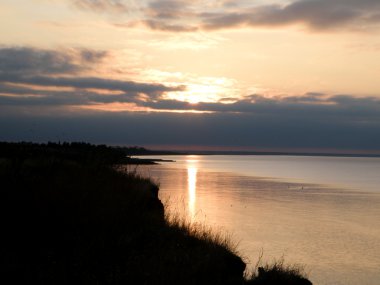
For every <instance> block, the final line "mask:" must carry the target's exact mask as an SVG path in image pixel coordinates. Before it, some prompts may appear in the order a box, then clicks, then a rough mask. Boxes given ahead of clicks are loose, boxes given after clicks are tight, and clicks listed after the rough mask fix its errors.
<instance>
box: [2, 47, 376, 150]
mask: <svg viewBox="0 0 380 285" xmlns="http://www.w3.org/2000/svg"><path fill="white" fill-rule="evenodd" d="M104 57H106V53H104V52H96V51H89V50H86V51H83V50H71V51H70V52H67V51H48V50H35V49H28V48H21V49H20V48H3V49H0V59H4V60H1V61H0V140H8V141H20V140H27V141H47V140H70V141H71V140H80V141H89V142H94V143H108V144H119V145H178V146H181V145H182V146H195V145H198V146H224V147H241V148H250V149H251V148H254V147H257V148H265V149H270V148H274V149H281V148H287V149H288V148H292V149H305V148H309V149H321V150H323V149H337V150H343V151H344V150H364V151H380V99H379V98H377V97H360V98H359V97H355V96H353V95H334V96H331V95H330V96H327V95H324V94H319V93H309V94H304V95H302V96H288V97H286V98H266V97H264V96H261V95H251V96H246V97H244V98H243V99H241V100H239V101H237V102H235V103H232V104H222V103H219V102H217V103H199V104H196V105H191V104H189V103H185V102H180V101H176V100H165V99H163V98H164V97H163V96H164V95H165V94H166V93H167V92H172V91H181V90H184V89H185V87H184V86H177V87H171V86H166V85H164V84H157V83H141V82H133V81H122V80H115V79H108V78H101V77H88V76H83V75H81V74H82V73H83V72H85V71H88V70H92V68H93V66H94V65H95V66H96V65H98V64H99V63H100V62H101V61H102V60H103V59H104ZM47 87H48V88H49V89H47ZM53 87H54V90H53V89H52V88H53ZM110 92H113V93H110ZM115 102H116V103H132V104H135V105H136V106H138V107H146V108H150V109H151V110H153V111H156V112H116V113H111V112H101V111H88V110H87V111H85V110H83V109H81V107H86V106H96V105H98V104H102V103H115ZM73 106H75V109H74V110H73ZM174 110H176V111H189V110H197V111H208V112H210V113H208V114H205V113H204V114H191V113H186V114H184V113H183V114H180V113H169V112H168V111H174ZM157 111H164V112H157Z"/></svg>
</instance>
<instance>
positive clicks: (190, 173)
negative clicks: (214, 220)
mask: <svg viewBox="0 0 380 285" xmlns="http://www.w3.org/2000/svg"><path fill="white" fill-rule="evenodd" d="M186 162H187V184H188V185H187V188H188V195H189V201H188V206H189V215H190V218H191V221H194V219H195V213H196V194H197V172H198V168H197V160H194V159H189V160H186Z"/></svg>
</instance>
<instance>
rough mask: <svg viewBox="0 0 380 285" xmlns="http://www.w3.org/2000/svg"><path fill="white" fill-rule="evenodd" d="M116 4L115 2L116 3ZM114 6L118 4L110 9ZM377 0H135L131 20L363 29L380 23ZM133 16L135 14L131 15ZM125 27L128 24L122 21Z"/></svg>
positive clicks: (188, 25) (187, 27) (97, 6)
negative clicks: (265, 0) (269, 0)
mask: <svg viewBox="0 0 380 285" xmlns="http://www.w3.org/2000/svg"><path fill="white" fill-rule="evenodd" d="M76 2H78V3H77V4H78V5H79V4H80V6H81V7H82V8H86V7H87V8H91V9H92V10H97V11H101V12H106V11H108V10H119V11H121V12H123V11H124V10H127V9H128V7H132V6H133V5H132V4H131V3H129V2H126V1H116V0H114V1H112V0H98V1H91V0H77V1H76ZM119 6H120V7H119ZM116 7H118V8H116ZM379 9H380V2H379V1H378V0H360V1H359V0H293V1H290V2H289V1H286V3H281V1H278V3H275V4H273V2H272V3H271V4H257V3H255V2H254V1H252V3H250V2H247V1H242V0H241V1H234V3H233V4H231V1H227V2H224V3H223V2H220V1H215V2H210V3H204V2H202V1H188V0H163V1H157V0H156V1H152V2H149V3H148V4H147V5H143V4H141V5H140V7H139V8H138V9H137V10H138V11H139V12H138V13H136V15H138V16H137V17H138V20H137V22H141V23H143V24H145V25H146V26H148V27H149V28H151V29H153V30H162V31H170V32H192V31H197V30H202V29H203V30H217V29H226V28H236V27H268V28H270V27H281V26H287V25H294V24H301V25H305V26H307V27H308V28H310V29H311V30H331V29H335V30H337V29H350V28H357V27H360V28H361V29H366V28H368V27H369V26H372V25H378V24H380V16H379V15H380V13H379V12H378V11H379ZM135 20H136V19H135ZM126 26H130V25H126Z"/></svg>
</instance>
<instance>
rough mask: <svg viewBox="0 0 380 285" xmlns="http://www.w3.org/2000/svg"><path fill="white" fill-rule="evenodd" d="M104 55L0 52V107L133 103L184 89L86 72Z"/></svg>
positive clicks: (23, 50)
mask: <svg viewBox="0 0 380 285" xmlns="http://www.w3.org/2000/svg"><path fill="white" fill-rule="evenodd" d="M107 55H108V53H107V52H104V51H92V50H86V49H77V50H64V51H55V50H39V49H33V48H12V47H8V48H1V49H0V103H1V105H2V106H6V105H12V106H31V105H47V106H56V107H59V106H66V105H91V104H96V103H112V102H123V103H125V102H134V100H137V99H136V98H138V97H139V96H140V95H141V94H144V95H146V96H147V97H148V98H150V100H153V99H157V98H159V97H160V96H161V95H162V94H164V93H166V92H174V91H176V92H177V91H183V90H184V89H185V86H182V85H179V86H166V85H164V84H157V83H144V82H135V81H130V80H120V79H112V78H104V77H96V76H86V75H85V74H86V72H88V71H89V70H91V71H93V69H95V67H98V66H99V65H100V66H101V64H103V60H104V59H105V58H106V57H107Z"/></svg>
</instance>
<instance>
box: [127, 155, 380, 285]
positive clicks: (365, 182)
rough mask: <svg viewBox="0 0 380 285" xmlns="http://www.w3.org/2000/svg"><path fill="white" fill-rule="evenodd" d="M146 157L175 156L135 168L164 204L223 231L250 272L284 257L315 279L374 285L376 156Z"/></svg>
mask: <svg viewBox="0 0 380 285" xmlns="http://www.w3.org/2000/svg"><path fill="white" fill-rule="evenodd" d="M149 158H154V159H164V160H174V161H173V162H161V163H160V164H159V165H152V166H139V169H138V171H141V172H142V173H143V174H144V175H145V176H149V177H150V178H151V179H153V180H154V181H155V182H156V183H158V184H159V186H160V191H159V195H160V199H161V200H162V201H163V202H164V203H165V205H166V206H167V208H168V210H169V211H171V212H172V213H173V214H180V215H182V216H183V217H184V218H185V219H187V220H188V221H189V222H190V223H202V224H204V225H207V226H208V227H211V228H213V230H214V231H216V232H219V233H220V232H222V233H223V234H227V235H229V236H230V238H231V239H232V240H233V242H234V243H235V244H237V248H238V252H239V255H240V256H242V257H243V258H244V260H245V261H246V262H247V264H248V268H249V269H250V270H253V268H255V267H256V266H257V264H266V263H273V262H275V261H281V260H283V261H284V264H287V265H297V266H300V267H302V268H303V270H304V272H305V273H306V274H307V276H308V278H309V279H310V280H311V281H312V282H313V284H314V285H357V284H361V285H379V284H380V158H378V157H377V158H376V157H374V158H372V157H330V156H329V157H324V156H280V155H278V156H271V155H178V156H149ZM134 170H136V169H134Z"/></svg>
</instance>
